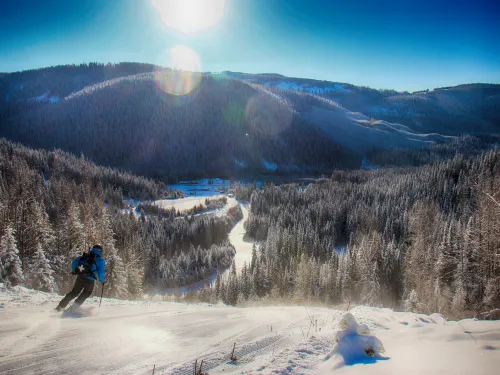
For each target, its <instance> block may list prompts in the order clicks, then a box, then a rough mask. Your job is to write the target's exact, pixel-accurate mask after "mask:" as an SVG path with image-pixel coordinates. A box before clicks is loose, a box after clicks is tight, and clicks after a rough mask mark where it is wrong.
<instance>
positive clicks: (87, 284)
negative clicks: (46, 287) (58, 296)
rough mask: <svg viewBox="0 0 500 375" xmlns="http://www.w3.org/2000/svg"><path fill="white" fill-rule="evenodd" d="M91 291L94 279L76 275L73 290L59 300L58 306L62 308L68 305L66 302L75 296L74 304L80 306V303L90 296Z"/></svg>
mask: <svg viewBox="0 0 500 375" xmlns="http://www.w3.org/2000/svg"><path fill="white" fill-rule="evenodd" d="M93 291H94V280H88V279H85V278H83V277H77V278H76V282H75V286H74V287H73V290H72V291H71V292H69V293H68V294H66V297H64V298H63V299H62V301H61V302H59V307H60V308H62V309H64V308H65V307H66V306H68V303H69V302H70V301H71V300H72V299H74V298H76V297H78V298H77V299H76V301H75V304H77V305H78V306H80V305H81V304H82V303H84V302H85V300H86V299H87V298H89V297H90V295H91V294H92V292H93ZM80 292H81V293H80Z"/></svg>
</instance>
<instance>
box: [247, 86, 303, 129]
mask: <svg viewBox="0 0 500 375" xmlns="http://www.w3.org/2000/svg"><path fill="white" fill-rule="evenodd" d="M245 116H246V120H247V122H248V123H249V124H250V125H251V126H252V127H253V128H254V129H255V130H256V131H258V132H259V133H261V134H264V135H268V136H273V135H276V134H279V133H281V132H283V131H284V130H285V129H286V128H288V127H289V126H290V124H291V123H292V118H293V112H292V110H291V109H290V108H289V107H288V105H287V104H286V103H284V102H282V101H281V100H279V99H278V98H273V97H272V96H271V95H265V94H257V95H255V96H252V97H251V98H250V100H249V101H248V103H247V107H246V110H245Z"/></svg>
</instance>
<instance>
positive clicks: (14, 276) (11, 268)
mask: <svg viewBox="0 0 500 375" xmlns="http://www.w3.org/2000/svg"><path fill="white" fill-rule="evenodd" d="M0 277H1V278H2V280H3V281H4V282H5V284H6V285H7V286H16V285H19V284H21V283H23V281H24V276H23V264H22V262H21V258H19V250H18V249H17V243H16V239H15V237H14V229H13V228H12V227H11V226H10V225H9V226H7V229H6V230H5V233H4V235H3V236H2V239H1V240H0Z"/></svg>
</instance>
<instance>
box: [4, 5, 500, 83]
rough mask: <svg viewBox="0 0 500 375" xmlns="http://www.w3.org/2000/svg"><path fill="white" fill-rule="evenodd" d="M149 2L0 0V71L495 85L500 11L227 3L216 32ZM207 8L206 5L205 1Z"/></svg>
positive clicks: (498, 67) (499, 74) (486, 8)
mask: <svg viewBox="0 0 500 375" xmlns="http://www.w3.org/2000/svg"><path fill="white" fill-rule="evenodd" d="M151 1H152V0H116V1H115V0H79V1H77V0H66V1H63V0H44V1H39V0H37V1H31V0H15V1H13V0H2V1H1V2H0V35H1V37H0V56H1V59H0V71H1V72H11V71H18V70H24V69H31V68H39V67H45V66H51V65H59V64H68V63H81V62H91V61H98V62H120V61H137V62H151V63H163V64H164V65H166V64H165V63H164V61H163V60H162V59H161V58H160V56H164V55H165V51H168V50H169V49H170V48H172V47H173V46H175V45H185V46H188V47H190V48H191V49H193V50H194V51H196V53H197V54H198V55H199V58H200V62H201V66H202V68H201V69H202V70H204V71H221V70H231V71H240V72H248V73H270V72H272V73H280V74H284V75H288V76H295V77H307V78H315V79H322V80H323V79H324V80H331V81H339V82H348V83H353V84H357V85H364V86H370V87H373V88H390V89H397V90H409V91H414V90H420V89H426V88H429V89H432V88H434V87H442V86H449V85H456V84H460V83H471V82H493V83H499V82H500V48H498V43H499V40H500V20H499V18H500V17H499V15H500V5H498V3H499V2H497V1H485V0H474V1H472V0H471V1H463V0H455V1H443V0H432V1H430V0H419V1H414V0H398V1H386V0H379V1H368V0H365V1H360V0H343V1H338V0H329V1H316V0H307V1H304V0H302V1H299V0H226V2H225V14H224V17H223V18H222V19H221V20H220V22H218V23H217V24H216V25H214V26H212V27H210V28H208V29H205V30H203V31H198V32H194V33H190V34H185V33H183V32H181V31H179V30H176V29H174V28H171V27H168V26H166V25H165V23H164V22H163V21H162V17H161V15H160V14H159V12H158V11H157V10H156V9H155V8H154V7H153V6H152V3H151ZM205 1H207V2H209V1H211V0H205Z"/></svg>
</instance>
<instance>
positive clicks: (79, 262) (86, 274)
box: [55, 245, 106, 311]
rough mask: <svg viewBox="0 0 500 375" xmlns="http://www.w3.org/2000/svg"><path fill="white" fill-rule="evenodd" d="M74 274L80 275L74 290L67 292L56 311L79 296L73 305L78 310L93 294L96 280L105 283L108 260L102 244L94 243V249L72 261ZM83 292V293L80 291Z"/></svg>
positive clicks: (62, 308) (73, 308)
mask: <svg viewBox="0 0 500 375" xmlns="http://www.w3.org/2000/svg"><path fill="white" fill-rule="evenodd" d="M71 269H72V271H73V272H72V274H74V275H78V277H77V278H76V282H75V286H74V287H73V290H72V291H71V292H69V293H68V294H66V297H64V298H63V299H62V301H61V302H59V305H58V306H57V307H56V308H55V310H56V311H62V310H64V308H65V307H66V306H67V305H68V303H69V302H70V301H71V300H72V299H73V298H76V297H77V296H78V298H77V299H76V301H75V302H74V303H73V305H71V310H73V311H76V310H78V308H79V307H80V305H81V304H82V303H83V302H85V300H86V299H87V298H88V297H89V296H90V295H91V294H92V291H93V290H94V281H95V280H97V279H99V281H100V282H101V283H103V284H104V283H105V279H104V273H105V271H106V262H105V260H104V258H103V257H102V246H101V245H94V246H93V247H92V250H90V251H89V252H88V253H84V254H83V255H82V256H79V257H78V258H76V259H75V260H74V261H73V263H71ZM80 292H81V293H80Z"/></svg>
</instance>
